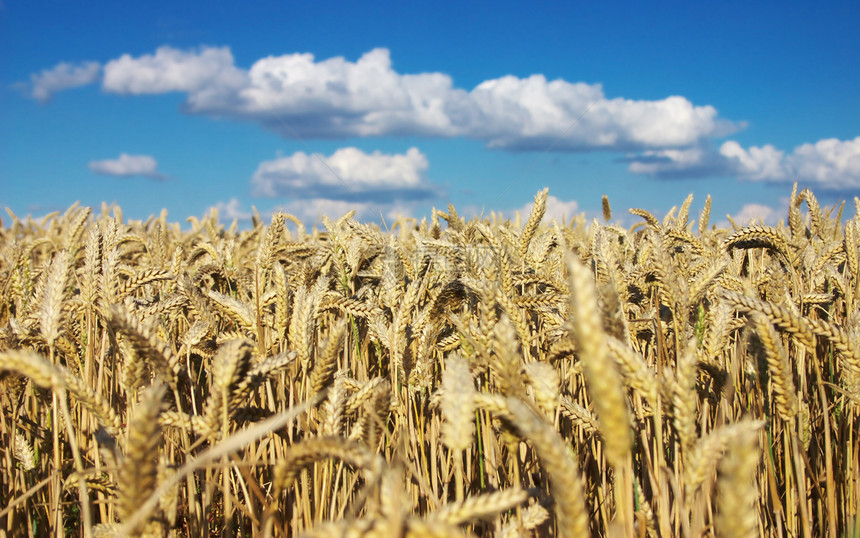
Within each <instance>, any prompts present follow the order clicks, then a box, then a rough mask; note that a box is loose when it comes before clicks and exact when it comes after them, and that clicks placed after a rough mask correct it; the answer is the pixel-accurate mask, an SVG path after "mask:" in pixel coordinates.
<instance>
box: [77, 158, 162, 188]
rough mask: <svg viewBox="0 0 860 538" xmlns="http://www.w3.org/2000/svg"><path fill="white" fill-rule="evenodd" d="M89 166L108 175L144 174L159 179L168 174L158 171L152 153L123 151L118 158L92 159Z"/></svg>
mask: <svg viewBox="0 0 860 538" xmlns="http://www.w3.org/2000/svg"><path fill="white" fill-rule="evenodd" d="M89 168H90V170H92V171H93V172H95V173H96V174H102V175H106V176H114V177H135V176H142V177H146V178H149V179H155V180H159V181H161V180H165V179H167V176H165V175H164V174H162V173H161V172H159V171H158V162H157V161H156V160H155V158H153V157H151V156H150V155H129V154H127V153H122V154H120V156H119V157H117V158H116V159H106V160H102V161H91V162H90V163H89Z"/></svg>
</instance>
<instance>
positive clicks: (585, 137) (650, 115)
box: [470, 75, 729, 150]
mask: <svg viewBox="0 0 860 538" xmlns="http://www.w3.org/2000/svg"><path fill="white" fill-rule="evenodd" d="M471 97H472V98H473V99H474V101H475V102H476V104H477V105H478V107H479V109H480V110H481V112H482V116H481V117H479V118H477V119H478V121H477V122H475V124H474V125H471V126H470V129H471V131H472V133H471V134H472V135H473V136H476V137H477V138H482V139H486V140H487V141H488V144H489V145H490V146H491V147H502V148H508V149H515V150H516V149H535V150H543V149H546V148H547V147H548V146H549V145H550V144H553V143H555V146H554V147H555V148H557V149H561V150H584V149H614V150H625V149H630V148H649V147H673V146H685V145H689V144H693V143H695V142H697V141H698V140H700V139H702V138H704V137H707V136H715V135H718V134H723V133H724V132H725V131H726V130H727V127H729V126H728V124H727V122H725V121H721V120H718V119H717V111H716V109H714V108H713V107H711V106H694V105H693V104H692V103H690V102H689V101H688V100H687V99H685V98H683V97H677V96H673V97H668V98H666V99H662V100H659V101H635V100H630V99H621V98H615V99H607V98H606V96H605V95H604V93H603V88H602V86H601V85H600V84H594V85H589V84H585V83H582V82H580V83H570V82H567V81H564V80H560V79H559V80H553V81H551V82H548V81H547V80H546V78H545V77H544V76H543V75H533V76H531V77H528V78H525V79H520V78H517V77H513V76H507V77H502V78H498V79H494V80H488V81H486V82H483V83H481V84H480V85H478V87H476V88H475V89H474V90H473V91H472V92H471Z"/></svg>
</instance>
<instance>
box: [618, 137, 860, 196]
mask: <svg viewBox="0 0 860 538" xmlns="http://www.w3.org/2000/svg"><path fill="white" fill-rule="evenodd" d="M625 161H627V162H629V163H630V165H629V167H628V169H629V170H630V171H631V172H634V173H638V174H646V175H650V176H653V177H661V178H671V177H696V176H718V175H726V176H728V175H733V176H736V177H738V178H739V179H742V180H747V181H770V182H784V183H792V182H795V181H799V182H801V183H810V184H813V185H815V186H816V187H818V188H821V189H826V190H850V189H857V188H860V136H858V137H857V138H855V139H854V140H838V139H835V138H828V139H825V140H819V141H818V142H816V143H814V144H803V145H800V146H797V147H796V148H794V150H793V151H792V152H791V153H789V154H786V153H785V152H783V151H782V150H779V149H777V148H776V147H774V146H772V145H770V144H767V145H764V146H761V147H758V146H751V147H749V148H746V149H745V148H743V147H742V146H741V145H740V144H739V143H737V142H736V141H734V140H729V141H727V142H724V143H723V144H722V145H721V146H720V148H719V149H718V150H717V149H714V148H713V147H708V146H697V147H693V148H688V149H683V150H671V149H670V150H653V151H644V152H641V153H639V154H637V155H635V156H632V157H629V158H627V159H625Z"/></svg>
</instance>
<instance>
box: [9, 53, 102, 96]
mask: <svg viewBox="0 0 860 538" xmlns="http://www.w3.org/2000/svg"><path fill="white" fill-rule="evenodd" d="M100 73H101V65H99V63H98V62H82V63H78V64H73V63H67V62H61V63H58V64H57V65H55V66H54V67H52V68H50V69H45V70H43V71H41V72H39V73H34V74H32V75H30V84H29V85H26V88H27V90H28V93H29V94H30V97H32V98H33V99H35V100H37V101H40V102H42V103H45V102H48V101H50V100H51V97H53V95H54V94H55V93H57V92H59V91H62V90H68V89H71V88H77V87H79V86H86V85H87V84H93V83H94V82H96V81H98V79H99V75H100Z"/></svg>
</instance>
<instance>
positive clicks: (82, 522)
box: [0, 188, 860, 537]
mask: <svg viewBox="0 0 860 538" xmlns="http://www.w3.org/2000/svg"><path fill="white" fill-rule="evenodd" d="M546 199H547V191H546V190H544V191H541V192H539V193H538V194H537V196H536V198H535V204H534V210H533V211H532V214H531V215H529V216H528V218H527V219H526V220H525V221H524V222H522V221H520V219H519V218H517V219H516V220H514V221H511V220H503V219H502V218H500V217H495V216H494V217H493V218H490V219H483V220H479V219H473V220H464V219H463V218H461V217H460V216H458V215H457V213H456V211H455V210H454V208H453V207H449V208H448V210H447V211H438V210H434V211H433V213H432V215H430V218H429V220H422V221H420V222H419V221H416V220H410V219H401V220H399V221H397V222H395V223H394V225H393V226H392V229H391V231H383V230H380V228H379V227H378V226H375V225H368V224H362V223H359V222H357V221H356V220H354V219H353V215H352V214H347V215H344V216H342V217H341V218H340V219H338V220H337V221H333V220H331V219H328V218H323V220H322V223H323V225H324V228H325V229H324V231H323V230H322V229H316V228H315V229H313V230H311V231H308V230H307V229H305V227H304V226H303V225H302V223H301V221H299V220H298V219H297V218H295V217H293V216H291V215H284V214H280V213H278V214H276V215H274V216H273V217H272V219H271V222H270V223H268V224H266V223H263V222H261V221H260V219H259V216H257V217H256V218H255V219H254V221H253V228H252V229H249V230H238V229H237V227H236V226H235V224H234V225H233V226H231V227H230V228H225V227H224V226H222V225H220V224H219V223H218V216H217V214H216V213H214V212H213V213H212V214H210V215H208V216H206V217H204V218H203V219H202V220H198V219H195V218H191V219H189V221H190V223H191V229H190V231H182V230H181V229H180V227H179V225H177V224H171V223H168V222H167V220H166V214H164V213H162V215H161V216H160V217H159V218H150V219H149V220H147V221H146V222H137V221H126V220H124V219H123V216H122V213H121V212H120V210H119V208H116V207H114V208H108V207H103V208H102V210H101V214H100V215H95V214H93V212H92V211H91V210H90V209H89V208H80V207H77V206H74V207H72V208H70V209H69V210H68V211H66V212H65V214H62V215H60V214H52V215H48V216H46V217H45V218H43V219H40V220H39V221H33V220H32V219H29V218H28V219H27V220H21V219H19V218H17V217H16V216H15V215H13V214H11V213H10V214H9V215H10V220H9V221H4V222H5V223H4V224H3V225H0V289H2V295H0V299H2V301H0V409H2V413H0V435H2V442H0V453H2V462H0V535H8V536H44V535H62V534H64V533H65V534H67V535H75V536H76V535H86V536H128V535H146V536H210V535H218V534H223V535H227V536H293V535H307V536H326V537H327V536H363V535H373V536H415V537H418V536H468V535H478V536H489V535H498V536H505V537H514V536H533V535H539V536H563V537H579V536H637V537H639V536H662V537H671V536H684V537H687V536H691V537H697V536H712V535H713V536H727V537H740V536H785V537H794V536H832V537H836V536H857V535H858V533H860V524H858V498H860V450H858V446H860V443H858V436H860V419H858V404H860V305H858V300H860V262H858V257H860V200H858V199H856V198H855V199H854V207H853V208H850V209H849V211H847V212H845V213H844V212H843V209H844V207H843V206H844V204H843V205H842V206H838V207H834V208H821V207H820V206H819V205H818V202H817V201H816V199H815V197H814V196H813V194H812V193H811V192H809V191H808V190H804V191H802V192H800V193H797V190H796V188H795V191H794V192H793V193H792V197H791V202H790V205H789V212H788V215H786V218H785V222H784V223H780V224H779V225H777V226H774V227H772V226H765V225H763V224H750V225H748V226H744V227H742V226H739V225H735V224H734V223H732V227H731V228H716V227H713V226H709V213H710V198H708V199H707V201H706V202H705V205H704V209H702V211H701V213H700V215H699V218H698V219H694V222H692V223H691V222H690V206H691V202H692V197H688V198H687V199H686V200H685V201H684V203H683V205H682V206H681V207H680V208H673V209H672V210H671V211H669V213H668V215H667V216H666V217H665V218H663V219H662V221H661V220H659V219H657V218H656V217H654V216H653V215H652V214H651V213H649V212H648V211H645V210H641V209H631V210H630V213H631V214H632V215H633V216H626V219H628V220H629V221H633V222H636V224H635V225H633V226H632V227H631V228H624V227H621V226H619V225H616V224H612V223H611V222H610V219H611V216H612V212H611V210H610V207H609V200H608V199H607V198H604V199H603V216H604V219H603V220H604V222H602V223H601V222H600V221H598V220H597V219H595V220H594V221H593V222H591V223H586V222H585V218H584V217H578V218H574V219H573V221H572V222H570V223H564V222H548V221H547V219H545V218H544V211H545V207H546ZM852 210H853V212H854V217H853V219H849V218H848V215H847V213H850V212H851V211H852Z"/></svg>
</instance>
